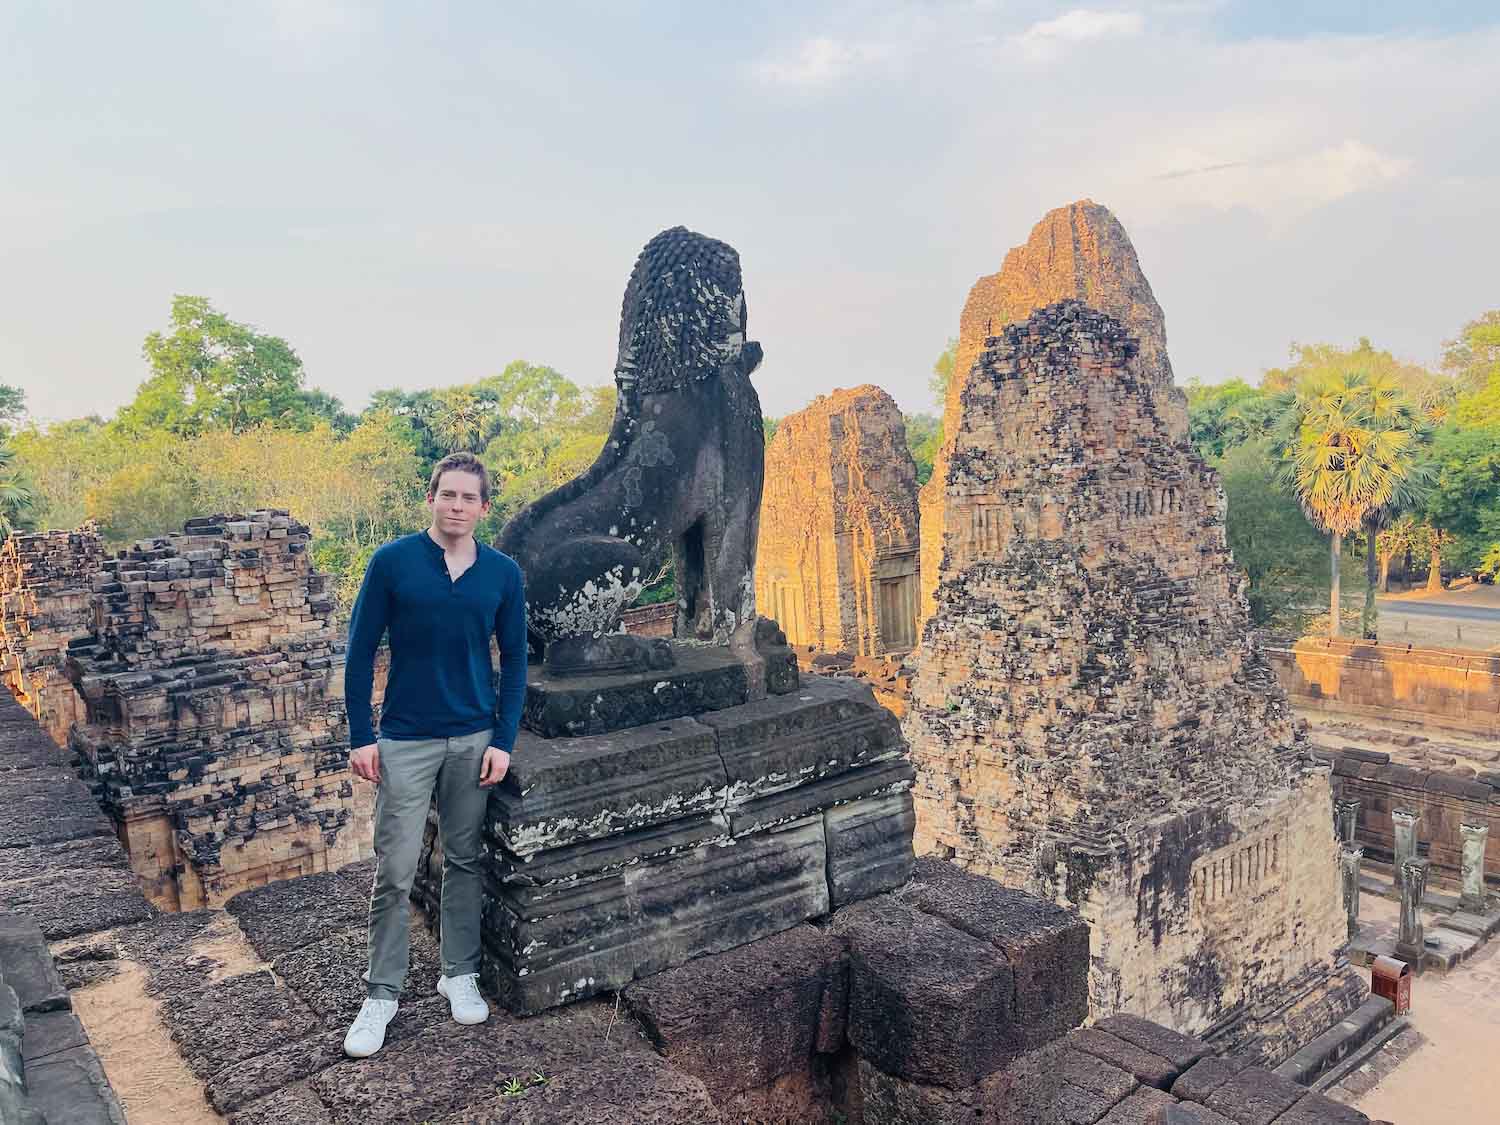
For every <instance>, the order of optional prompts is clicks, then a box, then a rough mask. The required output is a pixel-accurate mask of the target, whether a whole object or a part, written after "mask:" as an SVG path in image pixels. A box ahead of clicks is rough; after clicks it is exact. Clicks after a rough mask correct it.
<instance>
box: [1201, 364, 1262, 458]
mask: <svg viewBox="0 0 1500 1125" xmlns="http://www.w3.org/2000/svg"><path fill="white" fill-rule="evenodd" d="M1187 400H1188V436H1189V437H1190V438H1191V439H1192V441H1193V445H1194V446H1196V447H1197V450H1198V454H1199V456H1201V457H1203V458H1204V459H1205V460H1213V459H1215V458H1218V457H1222V456H1224V454H1225V453H1227V452H1228V451H1229V450H1231V449H1233V448H1235V447H1236V446H1238V445H1243V444H1244V443H1245V442H1247V441H1256V440H1258V439H1260V438H1264V437H1266V436H1268V435H1269V434H1270V432H1271V429H1272V427H1273V425H1274V421H1275V416H1276V403H1275V398H1274V396H1273V395H1270V394H1268V393H1267V392H1265V391H1263V390H1261V389H1260V388H1258V387H1252V386H1251V385H1250V384H1249V383H1247V382H1245V381H1244V380H1243V379H1230V380H1229V381H1228V382H1224V383H1213V384H1204V383H1200V382H1199V381H1198V380H1196V379H1194V380H1192V381H1191V382H1189V383H1188V385H1187Z"/></svg>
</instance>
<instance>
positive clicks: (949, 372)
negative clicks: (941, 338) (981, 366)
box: [927, 336, 958, 410]
mask: <svg viewBox="0 0 1500 1125" xmlns="http://www.w3.org/2000/svg"><path fill="white" fill-rule="evenodd" d="M957 357H958V337H957V336H949V337H948V346H947V347H945V348H944V349H943V350H942V352H941V353H940V354H939V355H938V357H937V359H936V360H934V361H933V364H932V375H931V376H930V377H929V378H928V380H927V389H928V390H930V391H931V392H932V397H933V398H935V399H937V403H938V409H939V410H941V409H942V406H943V403H944V402H946V401H947V400H948V384H949V383H951V382H952V381H953V364H954V362H955V361H956V360H957Z"/></svg>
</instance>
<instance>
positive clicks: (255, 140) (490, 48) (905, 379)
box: [0, 0, 1500, 419]
mask: <svg viewBox="0 0 1500 1125" xmlns="http://www.w3.org/2000/svg"><path fill="white" fill-rule="evenodd" d="M1494 11H1495V10H1494V8H1493V6H1492V5H1487V4H1478V3H1476V4H1470V5H1459V4H1444V3H1437V4H1428V5H1421V6H1419V5H1413V4H1406V3H1399V4H1398V3H1341V4H1327V5H1318V4H1282V3H1248V2H1244V3H1234V2H1225V3H1214V2H1212V0H1208V2H1194V0H1178V2H1162V3H1138V4H1124V5H1104V4H1096V5H1090V6H1077V5H1057V4H1043V3H1006V2H1003V0H994V2H986V0H965V2H951V3H950V2H944V0H927V2H923V3H894V2H889V0H884V2H882V0H867V2H850V3H831V4H827V3H812V2H808V3H771V4H754V3H749V2H746V3H740V4H736V5H716V4H704V3H702V2H701V0H700V2H697V3H675V2H673V3H667V2H662V3H645V2H639V3H637V2H630V0H617V2H613V3H600V4H574V3H564V2H560V0H559V2H554V3H549V4H545V5H541V4H520V3H515V4H499V3H473V4H453V5H446V6H441V5H410V4H407V5H397V4H391V5H380V4H372V3H361V4H355V3H347V4H346V3H343V2H341V0H242V2H241V3H239V4H237V5H234V6H232V7H231V6H224V5H209V4H174V3H164V2H155V3H152V4H150V5H120V4H84V3H66V2H60V0H52V2H49V3H44V4H31V3H19V4H18V3H17V2H16V0H0V136H3V137H4V138H5V142H4V146H3V148H0V259H3V261H4V263H5V266H4V269H3V270H0V381H3V382H11V383H19V384H20V385H22V386H23V387H24V388H25V389H26V391H27V393H28V396H29V399H30V402H31V404H32V407H33V410H34V413H35V414H36V415H37V416H39V417H41V418H44V419H47V418H58V417H70V416H75V415H78V414H82V413H85V412H88V411H96V410H97V411H102V412H108V411H110V410H112V409H113V408H114V407H116V406H118V405H119V404H120V403H122V402H124V401H126V400H128V399H129V397H130V396H131V394H132V393H133V391H134V388H135V386H136V384H137V383H138V382H139V380H140V379H141V378H142V375H143V371H144V365H143V362H142V360H141V359H140V343H141V339H142V337H143V336H144V335H145V333H146V332H147V331H148V330H150V329H152V328H154V327H159V326H161V325H162V324H163V323H164V322H165V319H166V314H167V309H168V305H169V302H170V299H171V296H172V294H173V293H196V294H203V295H206V296H208V297H210V298H211V299H212V300H213V301H214V302H215V303H216V304H217V305H218V306H219V307H220V308H221V309H222V310H223V311H225V312H227V313H228V314H229V315H231V316H233V317H235V318H236V319H239V320H244V321H249V322H251V323H253V324H255V325H257V326H258V327H260V328H262V329H263V330H266V331H271V332H274V333H276V334H278V335H281V336H284V337H286V338H287V339H288V340H289V341H291V342H292V344H293V345H294V346H295V347H296V348H297V349H298V351H299V353H300V354H301V355H302V357H303V359H304V361H305V363H306V366H307V371H308V375H309V379H310V381H311V382H312V383H313V384H315V385H317V386H321V387H323V388H325V389H327V390H330V391H332V392H333V393H336V394H338V395H340V396H341V397H342V398H343V399H344V400H345V401H346V402H347V403H349V404H350V405H352V406H360V405H362V404H363V403H364V401H365V399H366V398H367V396H368V395H369V393H370V392H371V391H373V390H375V389H378V388H381V387H388V386H393V385H401V386H405V387H419V386H433V385H440V384H446V383H453V382H460V381H466V380H470V379H474V378H478V377H481V376H483V375H486V374H490V373H493V372H495V371H498V370H499V369H500V368H501V367H503V366H504V364H505V363H506V362H507V361H509V360H511V359H514V358H526V359H530V360H532V361H533V362H542V363H550V364H552V365H553V366H555V367H557V368H558V369H560V370H562V371H563V372H564V373H566V374H567V375H569V376H570V377H572V378H574V379H576V380H578V381H580V382H584V383H596V382H603V381H606V380H608V379H609V378H610V373H611V368H612V365H613V359H614V346H615V331H616V323H617V318H618V315H619V304H620V296H621V291H622V289H623V287H624V283H625V279H626V277H627V275H628V273H629V270H630V267H631V264H632V262H633V260H634V257H635V254H636V253H637V251H638V250H639V248H640V247H641V245H643V244H644V243H645V242H646V240H647V239H648V238H650V237H651V235H652V234H654V233H655V232H656V231H657V230H659V229H661V228H663V227H666V226H670V225H673V224H676V223H684V224H686V225H688V226H691V227H693V228H695V229H698V230H701V231H703V232H705V233H708V234H712V235H714V236H716V237H719V238H723V239H726V240H727V241H729V242H731V243H733V244H734V245H735V246H736V247H737V248H738V249H739V251H740V254H741V258H742V261H743V264H744V270H745V278H746V289H747V294H748V298H749V307H750V323H751V333H752V335H753V336H754V337H756V338H757V339H759V340H760V341H761V342H762V343H763V345H764V347H765V352H766V361H765V364H764V365H763V367H762V368H761V371H760V373H758V374H757V376H756V381H757V384H758V385H759V387H760V391H761V397H762V400H763V403H764V405H765V408H766V410H767V412H768V413H773V414H781V413H784V412H786V411H789V410H793V409H797V408H798V407H800V406H802V405H804V404H805V403H806V402H807V401H809V400H810V399H811V398H812V397H813V396H814V395H816V394H818V393H821V392H824V391H828V390H831V389H833V388H834V387H838V386H851V385H854V384H857V383H862V382H874V383H878V384H880V385H881V386H884V387H885V388H886V389H888V390H889V391H891V393H892V394H894V395H895V396H896V398H897V399H898V401H900V402H901V403H902V405H903V406H905V407H907V408H908V409H921V408H926V407H928V406H930V399H929V396H928V394H927V390H926V381H927V375H928V371H929V369H930V367H931V363H932V360H933V358H934V357H935V355H936V354H937V352H938V351H940V350H941V348H942V346H943V344H944V341H945V340H946V339H947V337H948V336H950V335H952V334H953V333H954V332H955V331H956V329H957V324H958V314H959V310H960V308H961V306H962V304H963V300H964V296H965V294H966V293H967V291H968V288H969V286H970V285H971V284H972V283H973V281H974V279H975V278H976V277H978V276H979V275H981V274H983V273H990V272H993V271H994V270H995V269H997V268H998V266H999V264H1000V261H1001V259H1002V257H1003V256H1004V253H1005V250H1006V249H1007V248H1008V247H1010V246H1012V245H1014V244H1016V243H1018V242H1020V241H1022V240H1024V239H1025V237H1026V234H1027V232H1028V231H1029V230H1030V228H1031V226H1032V225H1033V224H1034V223H1035V222H1036V220H1037V219H1039V218H1040V217H1041V215H1042V214H1043V213H1044V212H1045V211H1047V210H1048V209H1049V208H1051V207H1055V206H1059V205H1061V204H1064V203H1067V202H1070V201H1071V200H1074V199H1077V198H1081V197H1084V196H1088V197H1091V198H1093V199H1096V200H1098V201H1099V202H1101V203H1104V204H1106V205H1108V206H1109V207H1111V208H1112V209H1113V210H1114V211H1115V213H1116V214H1117V215H1118V216H1119V217H1120V219H1121V221H1122V222H1124V223H1125V225H1126V228H1127V230H1129V232H1130V234H1131V236H1132V238H1133V240H1134V242H1135V245H1136V248H1137V250H1138V252H1139V254H1140V257H1141V261H1142V265H1143V266H1144V268H1145V270H1146V273H1147V276H1148V277H1149V278H1150V280H1151V282H1152V285H1153V287H1154V288H1155V290H1156V293H1157V297H1158V299H1159V300H1160V301H1161V304H1162V306H1163V308H1164V310H1165V312H1166V317H1167V333H1168V342H1169V346H1170V349H1171V354H1172V360H1173V364H1174V366H1175V368H1176V370H1177V373H1178V377H1179V379H1181V380H1184V381H1185V380H1186V379H1187V378H1189V377H1191V376H1197V377H1199V378H1202V379H1204V380H1207V381H1214V380H1218V379H1222V378H1226V377H1229V376H1232V375H1243V376H1247V377H1250V378H1254V377H1256V376H1257V375H1258V373H1259V372H1260V371H1261V370H1262V369H1264V368H1265V367H1267V366H1272V365H1275V364H1278V363H1280V362H1281V361H1282V360H1283V359H1284V357H1285V355H1286V352H1287V348H1288V345H1289V344H1290V343H1291V342H1292V341H1293V340H1304V341H1307V340H1322V339H1327V340H1334V341H1340V342H1352V341H1353V340H1354V339H1355V338H1356V337H1358V336H1360V335H1367V336H1369V337H1371V338H1372V339H1373V340H1374V341H1375V342H1376V343H1377V344H1380V345H1382V346H1385V347H1389V348H1391V349H1393V350H1394V351H1396V352H1397V353H1398V354H1401V355H1403V356H1405V357H1407V358H1411V359H1415V360H1420V361H1427V362H1431V361H1433V360H1435V359H1436V357H1437V355H1438V354H1439V351H1440V348H1441V341H1442V340H1443V339H1445V338H1447V337H1451V336H1452V335H1453V334H1454V333H1455V331H1456V330H1457V329H1458V328H1459V327H1460V326H1461V325H1462V324H1463V322H1464V321H1466V320H1468V319H1471V318H1472V317H1474V316H1477V315H1478V314H1479V313H1480V312H1482V311H1483V310H1484V309H1486V308H1493V307H1497V306H1500V285H1497V283H1496V276H1497V275H1496V270H1495V263H1496V262H1497V261H1500V203H1497V200H1500V146H1497V145H1496V144H1495V143H1494V138H1495V136H1496V133H1497V128H1496V121H1497V120H1500V81H1497V64H1496V61H1495V60H1496V59H1497V58H1500V16H1497V15H1496V14H1494Z"/></svg>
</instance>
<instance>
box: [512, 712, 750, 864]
mask: <svg viewBox="0 0 1500 1125" xmlns="http://www.w3.org/2000/svg"><path fill="white" fill-rule="evenodd" d="M726 784H727V778H726V776H725V771H724V763H723V761H722V760H721V759H720V758H719V755H718V754H716V753H715V752H714V732H713V731H712V730H711V729H709V728H707V727H704V726H701V725H699V724H698V723H695V722H693V721H692V720H691V719H674V720H667V721H664V722H656V723H652V724H650V725H649V726H642V727H632V728H630V729H628V730H622V731H614V732H611V733H609V734H600V735H593V736H590V737H586V738H557V739H542V738H538V737H536V736H535V735H533V734H530V733H526V732H523V733H522V734H521V736H520V738H519V739H518V740H517V745H516V755H515V760H514V762H513V764H512V766H511V771H510V774H509V775H508V776H507V778H506V781H505V782H504V784H503V787H501V788H500V789H499V790H498V791H497V792H496V793H495V795H494V796H493V797H492V798H491V800H490V806H489V811H488V814H487V826H488V828H489V831H490V833H491V835H492V837H493V838H494V839H496V840H497V841H499V842H500V843H503V844H504V845H505V847H506V849H507V850H508V851H509V852H511V853H512V854H514V855H515V856H517V857H526V856H529V855H533V854H535V853H537V852H540V851H543V850H546V849H550V848H557V847H561V846H564V845H567V844H572V843H576V842H578V841H580V840H589V839H597V838H599V837H604V836H609V835H613V834H615V833H619V832H628V831H630V830H632V829H636V828H642V827H645V826H647V825H651V824H662V823H667V822H670V821H674V820H678V819H680V818H683V817H686V816H692V815H694V814H697V813H702V812H708V811H712V810H715V809H718V808H719V807H721V806H722V804H723V800H724V797H723V794H724V788H725V786H726Z"/></svg>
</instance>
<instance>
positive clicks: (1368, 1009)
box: [1276, 996, 1396, 1086]
mask: <svg viewBox="0 0 1500 1125" xmlns="http://www.w3.org/2000/svg"><path fill="white" fill-rule="evenodd" d="M1395 1013H1396V1006H1395V1005H1394V1004H1392V1003H1391V1002H1390V1001H1389V1000H1388V999H1386V998H1385V997H1384V996H1371V997H1370V998H1369V999H1368V1000H1366V1001H1365V1002H1364V1003H1363V1004H1361V1005H1360V1006H1359V1007H1358V1008H1356V1009H1355V1010H1354V1011H1353V1012H1351V1013H1349V1015H1348V1016H1347V1017H1346V1018H1345V1019H1342V1020H1340V1021H1339V1022H1338V1023H1337V1024H1335V1025H1334V1026H1333V1027H1331V1028H1329V1029H1328V1030H1327V1031H1325V1032H1324V1033H1323V1034H1322V1035H1320V1036H1318V1037H1317V1038H1316V1039H1314V1040H1313V1041H1312V1042H1311V1043H1309V1044H1307V1046H1305V1047H1303V1048H1302V1049H1301V1050H1299V1051H1298V1052H1297V1053H1296V1054H1294V1055H1293V1056H1292V1057H1291V1058H1289V1059H1287V1060H1286V1062H1284V1063H1282V1064H1281V1065H1280V1066H1278V1067H1277V1068H1276V1073H1277V1074H1279V1075H1281V1076H1282V1077H1284V1078H1290V1079H1291V1080H1292V1081H1293V1082H1296V1083H1298V1084H1300V1085H1303V1086H1311V1085H1312V1084H1313V1082H1314V1081H1315V1080H1316V1079H1317V1078H1318V1077H1319V1076H1321V1075H1322V1074H1324V1073H1325V1072H1326V1071H1328V1070H1330V1069H1332V1068H1333V1067H1335V1066H1337V1065H1338V1064H1339V1063H1340V1062H1342V1061H1343V1060H1344V1059H1346V1058H1347V1057H1348V1056H1349V1055H1350V1054H1351V1053H1352V1052H1354V1051H1356V1050H1358V1049H1359V1048H1360V1047H1361V1046H1362V1045H1364V1044H1365V1043H1366V1042H1368V1041H1369V1040H1370V1038H1371V1037H1372V1036H1374V1035H1376V1034H1377V1033H1378V1032H1379V1031H1380V1030H1381V1029H1382V1028H1383V1027H1385V1025H1386V1024H1388V1023H1390V1022H1391V1020H1392V1019H1394V1018H1395Z"/></svg>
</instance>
